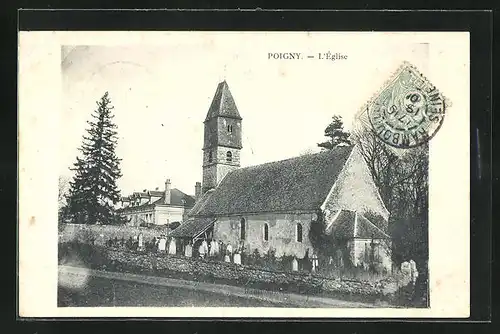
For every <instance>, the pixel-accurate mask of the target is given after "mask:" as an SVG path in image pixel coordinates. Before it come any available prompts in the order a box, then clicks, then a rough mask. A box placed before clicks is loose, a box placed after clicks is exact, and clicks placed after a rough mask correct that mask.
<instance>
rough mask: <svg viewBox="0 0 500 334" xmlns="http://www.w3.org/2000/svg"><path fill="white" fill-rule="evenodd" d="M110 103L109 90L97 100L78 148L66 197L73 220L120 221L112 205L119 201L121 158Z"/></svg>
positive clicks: (87, 222) (110, 222)
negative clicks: (118, 180)
mask: <svg viewBox="0 0 500 334" xmlns="http://www.w3.org/2000/svg"><path fill="white" fill-rule="evenodd" d="M112 109H113V106H112V105H111V100H110V99H109V96H108V92H106V93H105V94H104V95H103V96H102V98H101V99H100V100H99V101H97V109H96V110H94V112H93V113H92V115H91V116H92V118H93V120H92V121H87V123H88V124H89V126H90V127H89V129H88V130H87V134H86V135H84V136H83V143H82V146H81V147H80V148H79V151H80V152H81V156H80V157H77V158H76V162H75V163H74V166H73V168H71V170H72V171H74V172H75V175H74V177H73V180H72V181H71V182H70V190H69V194H68V196H67V201H68V216H69V217H70V219H71V221H72V222H73V223H84V224H97V223H99V224H114V223H123V219H122V218H121V217H119V216H118V215H116V214H115V211H114V205H115V204H116V203H117V202H118V201H119V200H120V192H119V190H118V188H117V186H116V181H117V179H118V178H120V177H121V176H122V175H121V171H120V166H119V165H120V159H118V157H117V156H116V154H115V148H116V145H117V131H116V128H117V127H116V125H115V124H114V123H113V117H114V116H113V115H112V113H111V111H112Z"/></svg>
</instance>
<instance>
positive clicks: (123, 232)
mask: <svg viewBox="0 0 500 334" xmlns="http://www.w3.org/2000/svg"><path fill="white" fill-rule="evenodd" d="M139 233H142V234H143V236H144V241H149V240H151V239H153V237H155V236H159V235H160V234H162V233H165V232H164V231H163V230H162V229H160V228H156V229H155V228H147V227H139V226H127V225H120V226H115V225H86V224H65V226H64V229H63V230H62V232H59V242H60V243H65V242H72V241H79V242H82V243H90V240H91V239H94V244H95V245H100V246H103V245H104V244H105V242H106V241H108V240H110V239H114V238H117V239H122V238H123V239H125V240H127V239H129V238H130V237H132V238H133V237H137V236H138V235H139Z"/></svg>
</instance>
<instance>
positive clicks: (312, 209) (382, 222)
mask: <svg viewBox="0 0 500 334" xmlns="http://www.w3.org/2000/svg"><path fill="white" fill-rule="evenodd" d="M204 127H205V128H204V143H203V167H202V168H203V178H202V192H201V194H200V196H199V197H198V198H197V201H196V203H195V205H194V207H193V208H192V209H191V210H190V211H189V213H188V217H189V218H188V219H187V220H186V221H184V222H183V223H182V224H181V225H180V226H179V227H178V228H177V229H175V230H174V231H172V233H171V235H170V236H171V237H174V238H176V239H177V240H178V241H180V244H181V247H180V248H182V245H185V244H186V243H190V244H195V245H196V243H197V242H198V243H199V242H201V240H216V241H218V242H222V243H223V244H225V245H228V244H230V245H231V246H232V249H240V250H242V252H245V253H247V254H250V253H253V252H254V251H255V250H258V252H259V253H260V254H265V253H266V252H268V251H269V250H270V249H272V250H274V251H275V254H276V256H277V257H281V256H283V255H287V256H294V257H296V258H297V259H302V258H304V256H306V253H307V254H308V255H309V256H310V255H311V254H312V253H314V252H315V251H316V250H315V247H314V246H313V244H312V242H311V240H310V238H309V231H310V229H311V226H312V224H319V223H321V224H324V233H325V234H326V235H327V236H328V237H329V238H330V239H329V240H331V242H332V244H335V245H338V247H339V249H341V251H342V256H343V258H345V261H348V262H349V263H351V264H352V265H354V266H360V265H363V264H366V263H367V261H369V258H370V256H372V260H373V256H375V257H376V259H377V261H378V263H380V264H381V265H382V267H383V268H385V269H387V270H388V271H390V270H391V251H390V249H391V246H390V237H389V236H388V232H387V222H388V218H389V212H388V211H387V209H386V207H385V205H384V203H383V201H382V199H381V197H380V194H379V192H378V189H377V187H376V185H375V183H374V181H373V179H372V177H371V175H370V172H369V169H368V166H367V165H366V162H365V161H364V159H363V157H362V155H361V153H360V152H359V151H358V149H357V148H356V147H355V146H340V147H337V148H334V149H332V150H329V151H325V152H320V153H316V154H307V155H303V156H298V157H294V158H290V159H286V160H282V161H275V162H269V163H264V164H261V165H256V166H250V167H244V168H241V167H240V152H241V149H242V131H243V130H242V117H241V116H240V113H239V111H238V108H237V107H236V103H235V100H234V99H233V96H232V94H231V92H230V90H229V87H228V84H227V82H226V81H223V82H221V83H219V85H218V86H217V90H216V92H215V95H214V97H213V100H212V103H211V105H210V108H209V110H208V113H207V115H206V118H205V121H204Z"/></svg>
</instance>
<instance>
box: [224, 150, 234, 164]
mask: <svg viewBox="0 0 500 334" xmlns="http://www.w3.org/2000/svg"><path fill="white" fill-rule="evenodd" d="M226 161H228V162H231V161H233V154H232V153H231V151H227V153H226Z"/></svg>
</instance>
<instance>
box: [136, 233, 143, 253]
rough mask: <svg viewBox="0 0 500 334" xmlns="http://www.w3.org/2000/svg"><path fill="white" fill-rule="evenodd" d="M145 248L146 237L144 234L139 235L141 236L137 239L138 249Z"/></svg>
mask: <svg viewBox="0 0 500 334" xmlns="http://www.w3.org/2000/svg"><path fill="white" fill-rule="evenodd" d="M143 248H144V236H143V235H142V233H139V236H138V237H137V249H138V250H142V249H143Z"/></svg>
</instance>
